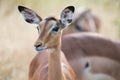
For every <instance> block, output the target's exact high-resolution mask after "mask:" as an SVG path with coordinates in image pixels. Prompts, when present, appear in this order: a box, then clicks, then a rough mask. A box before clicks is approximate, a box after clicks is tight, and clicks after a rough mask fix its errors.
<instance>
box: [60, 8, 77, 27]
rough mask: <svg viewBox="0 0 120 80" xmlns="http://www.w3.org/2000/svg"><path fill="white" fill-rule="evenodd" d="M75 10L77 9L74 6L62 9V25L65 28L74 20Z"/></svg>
mask: <svg viewBox="0 0 120 80" xmlns="http://www.w3.org/2000/svg"><path fill="white" fill-rule="evenodd" d="M74 11H75V8H74V6H68V7H66V8H65V9H64V10H63V11H62V13H61V15H60V18H61V19H60V21H61V23H62V25H63V26H62V27H63V28H65V27H66V26H68V25H69V24H70V23H71V22H72V19H73V15H74Z"/></svg>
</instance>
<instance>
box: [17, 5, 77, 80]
mask: <svg viewBox="0 0 120 80" xmlns="http://www.w3.org/2000/svg"><path fill="white" fill-rule="evenodd" d="M18 10H19V11H20V13H21V14H22V15H23V17H24V19H25V21H27V22H28V23H32V24H37V25H38V27H37V29H38V33H39V37H38V39H37V41H36V42H35V45H34V47H35V49H36V50H37V51H39V54H38V55H37V56H36V57H35V58H34V59H33V60H32V62H31V64H30V68H29V80H76V76H75V73H74V71H73V70H72V68H71V67H70V65H69V64H68V62H67V60H66V57H65V56H64V54H63V52H62V51H61V36H62V30H63V28H65V27H67V25H68V24H70V23H71V20H72V15H73V14H74V6H68V7H66V8H65V9H64V10H63V11H62V13H61V20H60V21H59V20H57V19H56V18H54V17H49V18H46V19H45V20H43V21H42V18H40V17H38V15H37V14H36V13H35V12H34V11H33V10H31V9H29V8H26V7H24V6H18ZM64 16H65V17H64ZM39 55H40V56H39ZM36 59H38V60H39V61H37V60H36Z"/></svg>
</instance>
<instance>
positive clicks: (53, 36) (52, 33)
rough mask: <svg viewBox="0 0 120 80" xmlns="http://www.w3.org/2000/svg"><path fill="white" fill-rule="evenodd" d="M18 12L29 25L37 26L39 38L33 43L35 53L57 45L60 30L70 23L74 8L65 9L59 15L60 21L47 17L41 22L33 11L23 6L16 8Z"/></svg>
mask: <svg viewBox="0 0 120 80" xmlns="http://www.w3.org/2000/svg"><path fill="white" fill-rule="evenodd" d="M18 10H19V11H20V13H21V14H22V15H23V17H24V19H25V21H27V22H28V23H31V24H37V25H38V26H37V29H38V33H39V37H38V39H37V41H36V42H35V45H34V46H35V48H36V50H37V51H41V50H43V49H48V48H54V47H57V46H58V45H59V42H60V38H61V34H62V30H63V29H64V28H66V27H67V26H68V25H69V24H70V23H71V22H72V18H73V13H74V7H73V6H68V7H66V8H65V9H64V10H63V11H62V12H61V15H60V20H58V19H56V18H54V17H48V18H46V19H44V20H42V18H41V17H39V16H38V15H37V14H36V13H35V12H34V11H33V10H31V9H28V8H26V7H23V6H18Z"/></svg>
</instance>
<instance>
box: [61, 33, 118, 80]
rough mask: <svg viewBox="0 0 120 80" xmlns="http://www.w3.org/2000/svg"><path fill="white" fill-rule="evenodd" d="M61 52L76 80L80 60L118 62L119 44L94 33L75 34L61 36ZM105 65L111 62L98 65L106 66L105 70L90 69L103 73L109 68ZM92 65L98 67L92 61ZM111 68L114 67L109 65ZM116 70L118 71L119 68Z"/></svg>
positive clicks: (78, 76) (96, 63) (78, 75)
mask: <svg viewBox="0 0 120 80" xmlns="http://www.w3.org/2000/svg"><path fill="white" fill-rule="evenodd" d="M62 50H63V52H64V53H65V56H66V58H67V59H68V61H69V63H70V65H71V66H72V68H73V69H74V71H75V73H76V75H77V78H78V79H79V78H80V77H81V76H80V74H81V71H80V67H81V66H80V64H81V62H80V60H81V58H84V57H94V56H99V57H105V58H109V59H112V60H115V61H117V62H120V43H118V42H115V41H112V40H109V39H106V38H104V37H102V36H100V35H98V34H95V33H76V34H69V35H65V36H63V39H62ZM73 53H74V54H73ZM99 60H100V59H99ZM102 60H103V59H102V58H101V61H102ZM103 62H104V60H103ZM107 63H108V64H109V63H111V62H110V61H108V62H106V63H104V64H105V65H104V64H102V65H100V66H106V68H105V69H104V68H103V67H98V66H96V67H93V68H92V69H93V70H99V71H101V70H102V72H103V73H104V72H105V70H107V68H108V67H109V66H107V65H106V64H107ZM94 65H99V62H98V61H96V60H94ZM111 67H113V68H115V67H114V65H111ZM117 69H120V67H118V68H117ZM109 70H110V69H109ZM109 70H108V71H109ZM99 71H98V72H99ZM112 72H113V74H114V73H115V71H114V70H112ZM119 73H120V71H119ZM116 77H118V75H116ZM119 79H120V78H119Z"/></svg>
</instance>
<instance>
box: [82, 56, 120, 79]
mask: <svg viewBox="0 0 120 80" xmlns="http://www.w3.org/2000/svg"><path fill="white" fill-rule="evenodd" d="M93 59H94V58H93ZM95 60H96V59H95ZM103 61H104V58H103ZM108 61H109V60H108ZM103 63H104V62H103ZM110 63H111V62H110ZM110 65H112V64H110ZM110 65H109V66H110ZM98 66H100V65H98ZM114 66H115V67H116V65H114ZM115 67H114V68H115ZM119 67H120V65H119ZM92 69H93V67H92V66H91V64H90V62H86V64H85V67H84V70H83V74H82V80H116V79H115V78H113V77H112V76H110V75H107V74H104V73H101V72H99V73H93V72H92ZM105 70H106V69H105ZM117 75H118V74H117ZM117 80H119V79H117Z"/></svg>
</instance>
